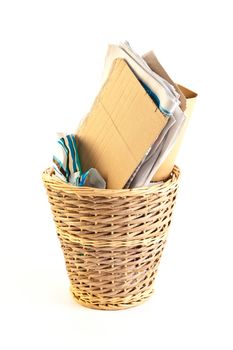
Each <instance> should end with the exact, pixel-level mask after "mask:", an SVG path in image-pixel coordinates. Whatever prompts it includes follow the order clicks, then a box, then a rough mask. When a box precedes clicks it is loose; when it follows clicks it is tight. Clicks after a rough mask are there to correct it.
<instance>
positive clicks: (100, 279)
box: [43, 167, 179, 310]
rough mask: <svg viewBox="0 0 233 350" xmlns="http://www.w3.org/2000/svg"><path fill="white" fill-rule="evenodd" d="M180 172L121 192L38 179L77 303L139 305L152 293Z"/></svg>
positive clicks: (120, 306) (118, 306)
mask: <svg viewBox="0 0 233 350" xmlns="http://www.w3.org/2000/svg"><path fill="white" fill-rule="evenodd" d="M178 179H179V169H178V168H177V167H174V169H173V172H172V175H171V176H170V178H169V179H168V180H167V181H165V182H159V183H155V184H154V185H153V186H151V187H148V188H135V189H123V190H110V189H106V190H103V189H95V188H90V187H75V186H72V185H70V184H68V183H64V182H62V181H60V180H59V179H58V178H57V177H56V176H54V175H52V176H51V175H50V174H49V173H48V172H44V173H43V181H44V184H45V187H46V189H47V193H48V197H49V202H50V204H51V208H52V212H53V216H54V220H55V224H56V229H57V234H58V237H59V239H60V242H61V247H62V249H63V252H64V256H65V262H66V268H67V271H68V274H69V278H70V282H71V291H72V293H73V295H74V297H75V298H76V300H77V301H78V302H79V303H80V304H82V305H85V306H88V307H91V308H96V309H110V310H115V309H123V308H128V307H131V306H135V305H137V304H140V303H142V302H143V301H144V300H146V299H147V298H148V297H149V296H150V295H151V293H152V291H153V282H154V278H155V275H156V273H157V269H158V265H159V262H160V258H161V254H162V251H163V248H164V245H165V242H166V239H167V231H168V227H169V225H170V222H171V215H172V211H173V207H174V204H175V199H176V191H177V187H178Z"/></svg>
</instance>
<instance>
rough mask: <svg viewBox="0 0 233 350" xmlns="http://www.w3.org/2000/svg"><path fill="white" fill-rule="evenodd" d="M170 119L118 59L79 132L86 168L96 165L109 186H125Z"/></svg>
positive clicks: (113, 187) (77, 133) (82, 156)
mask: <svg viewBox="0 0 233 350" xmlns="http://www.w3.org/2000/svg"><path fill="white" fill-rule="evenodd" d="M167 121H168V119H167V117H165V116H164V115H163V114H162V113H161V112H160V111H159V109H158V108H157V106H156V105H155V103H154V102H153V101H152V99H151V98H150V96H149V95H148V94H147V93H146V92H145V90H144V88H143V87H142V85H141V84H140V82H139V81H138V79H137V78H136V77H135V75H134V73H133V72H132V70H131V69H130V67H129V66H128V65H127V63H126V62H125V61H124V60H123V59H117V60H115V61H114V64H113V66H112V69H111V72H110V74H109V77H108V79H107V80H106V82H105V84H104V85H103V87H102V88H101V90H100V92H99V94H98V96H97V97H96V99H95V101H94V104H93V106H92V108H91V111H90V112H89V114H88V115H87V117H86V118H85V119H84V121H83V123H82V125H81V126H80V128H79V129H78V130H77V132H76V137H77V141H78V145H79V153H80V158H81V164H82V169H83V171H86V170H88V169H89V168H91V167H92V168H96V169H97V170H98V171H99V172H100V174H101V175H102V176H103V177H104V179H105V180H106V182H107V188H111V189H121V188H123V187H124V185H125V184H126V182H127V180H128V179H129V177H130V176H131V174H132V173H133V172H134V170H135V169H136V167H137V166H138V164H139V163H140V162H141V160H142V159H143V158H144V156H145V153H146V152H147V150H148V149H149V148H150V147H151V145H152V144H153V143H154V141H155V140H156V138H157V137H158V136H159V134H160V132H161V131H162V129H163V128H164V126H165V125H166V123H167Z"/></svg>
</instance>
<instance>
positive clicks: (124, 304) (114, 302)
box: [70, 286, 154, 311]
mask: <svg viewBox="0 0 233 350" xmlns="http://www.w3.org/2000/svg"><path fill="white" fill-rule="evenodd" d="M70 291H71V293H72V296H73V298H74V300H75V301H76V302H77V303H78V304H80V305H82V306H85V307H87V308H89V309H97V310H112V311H114V310H124V309H129V308H131V307H135V306H137V305H140V304H143V303H144V302H145V301H147V299H149V298H150V296H151V295H152V294H153V292H154V289H153V288H150V289H149V290H147V291H146V292H143V293H140V294H139V295H135V296H130V297H127V298H122V299H121V300H120V298H112V299H108V300H107V301H104V300H102V301H99V302H97V301H95V302H94V301H91V299H92V297H91V296H87V295H82V294H81V293H80V292H78V291H77V290H75V289H74V288H73V287H72V286H71V287H70Z"/></svg>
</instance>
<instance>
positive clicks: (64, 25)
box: [0, 0, 233, 350]
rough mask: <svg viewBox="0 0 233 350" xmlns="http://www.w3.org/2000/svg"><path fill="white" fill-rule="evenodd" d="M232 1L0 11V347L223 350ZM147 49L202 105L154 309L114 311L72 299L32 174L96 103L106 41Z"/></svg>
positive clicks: (228, 336) (34, 5) (187, 149)
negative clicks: (61, 136) (59, 138)
mask: <svg viewBox="0 0 233 350" xmlns="http://www.w3.org/2000/svg"><path fill="white" fill-rule="evenodd" d="M230 4H231V1H226V0H222V1H192V2H191V1H182V0H177V1H170V2H169V1H167V2H165V1H162V0H161V1H155V0H154V1H140V2H139V1H138V2H137V1H132V2H130V1H128V2H127V1H126V0H125V1H114V2H111V1H105V2H104V1H93V2H85V1H59V0H56V1H49V0H46V1H43V0H40V1H32V0H30V1H10V0H7V1H1V2H0V120H1V137H0V142H1V145H0V147H1V148H0V150H1V161H0V164H1V172H0V176H1V190H0V198H1V221H0V225H1V226H0V230H1V231H0V253H1V255H0V269H1V274H0V320H1V323H2V324H1V325H0V333H1V335H0V348H1V349H3V350H7V349H25V350H26V349H33V350H36V349H70V348H73V349H86V350H89V349H90V350H91V349H95V350H98V349H101V350H104V349H108V350H112V349H147V348H150V349H158V350H163V349H166V350H170V349H172V350H173V349H178V350H183V349H189V350H191V349H195V350H196V349H224V350H225V349H232V347H233V339H232V321H233V320H232V311H233V303H232V299H233V288H232V267H233V259H232V255H233V254H232V249H233V248H232V243H233V240H232V235H233V228H232V217H233V213H232V198H233V197H232V195H233V191H232V171H231V169H232V135H233V133H232V125H233V124H232V118H233V115H232V107H233V105H232V94H233V91H232V84H233V82H232V75H233V74H232V65H233V55H232V52H231V49H232V32H233V25H232V10H231V7H230ZM125 39H127V40H129V41H130V43H131V45H132V46H133V48H134V49H135V50H137V51H138V52H139V53H140V54H143V53H144V52H145V51H148V50H150V49H153V50H154V51H155V52H156V54H157V56H158V57H159V59H160V61H161V62H162V64H163V65H164V67H166V69H167V70H168V72H169V73H170V75H171V76H172V77H173V79H174V80H176V81H177V82H180V83H181V84H183V85H185V86H187V87H189V88H190V89H192V90H194V91H197V92H198V94H199V97H198V101H197V105H196V109H195V112H194V113H193V116H192V121H191V123H190V126H189V130H188V131H187V134H186V138H185V141H184V143H183V147H182V150H181V152H180V155H179V159H177V164H178V165H179V166H180V167H181V169H182V178H181V185H180V190H179V195H178V201H177V206H176V210H175V214H174V217H173V222H172V225H171V229H170V232H169V240H168V243H167V246H166V249H165V251H164V255H163V258H162V262H161V265H160V269H159V274H158V277H157V280H156V283H155V293H154V295H153V297H152V298H151V299H150V300H149V301H148V302H146V303H145V304H144V305H141V306H138V307H136V308H133V309H129V310H125V311H117V312H104V311H95V310H90V309H86V308H84V307H81V306H79V305H78V304H76V303H75V302H74V301H73V299H72V297H71V295H70V292H69V282H68V279H67V276H66V271H65V267H64V261H63V256H62V252H61V250H60V246H59V242H58V240H57V237H56V233H55V227H54V224H53V221H52V217H51V213H50V208H49V205H48V202H47V198H46V193H45V190H44V188H43V185H42V181H41V173H42V171H43V170H44V169H45V168H46V167H48V166H49V165H50V162H51V156H52V149H53V145H54V140H55V133H56V132H57V131H71V132H72V131H74V130H75V128H76V127H77V125H78V122H79V120H80V118H82V117H83V116H84V115H85V113H87V112H88V109H89V108H90V105H91V103H92V101H93V99H94V97H95V95H96V94H97V92H98V89H99V84H100V79H101V73H102V69H103V63H104V56H105V52H106V49H107V45H108V43H117V42H118V41H120V40H125Z"/></svg>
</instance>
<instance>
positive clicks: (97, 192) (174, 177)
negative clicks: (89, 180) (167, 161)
mask: <svg viewBox="0 0 233 350" xmlns="http://www.w3.org/2000/svg"><path fill="white" fill-rule="evenodd" d="M179 177H180V169H179V168H178V166H176V165H174V167H173V170H172V172H171V175H170V177H169V178H168V179H167V180H164V181H159V182H155V183H154V184H153V185H152V186H149V187H136V188H129V189H128V188H127V189H109V188H107V189H102V188H94V187H87V186H82V187H77V186H74V185H72V184H70V183H68V182H64V181H62V180H60V179H59V178H58V177H57V176H55V175H51V174H49V168H48V169H46V170H45V171H44V172H43V173H42V180H43V182H44V185H45V187H48V186H49V187H52V188H53V189H54V190H60V191H63V192H66V193H72V194H77V195H78V196H82V195H84V196H85V195H90V196H105V197H106V196H107V197H108V196H113V197H114V196H116V197H118V196H131V195H132V196H134V195H144V194H149V193H154V192H155V191H158V190H159V191H163V190H167V188H168V187H169V188H171V187H173V186H177V184H178V180H179Z"/></svg>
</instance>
